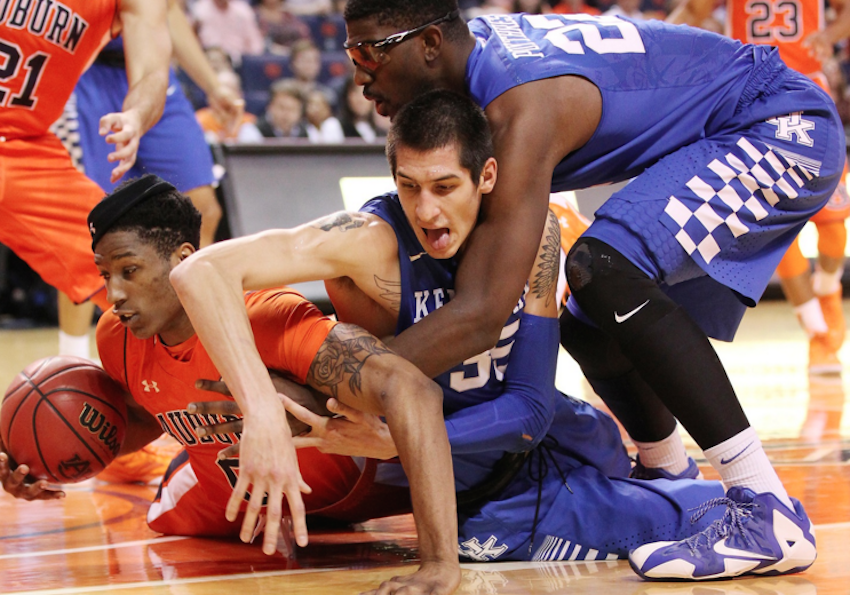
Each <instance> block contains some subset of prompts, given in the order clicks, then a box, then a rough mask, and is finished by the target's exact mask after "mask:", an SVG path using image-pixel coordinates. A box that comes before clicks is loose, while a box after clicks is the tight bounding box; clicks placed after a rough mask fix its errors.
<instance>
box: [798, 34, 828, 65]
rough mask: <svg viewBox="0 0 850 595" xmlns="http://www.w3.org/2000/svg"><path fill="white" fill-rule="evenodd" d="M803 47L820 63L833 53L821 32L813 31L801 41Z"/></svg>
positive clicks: (826, 37) (826, 38)
mask: <svg viewBox="0 0 850 595" xmlns="http://www.w3.org/2000/svg"><path fill="white" fill-rule="evenodd" d="M803 47H804V48H806V49H808V50H809V53H810V54H811V55H812V56H814V57H815V58H817V59H818V60H820V61H821V62H825V61H826V60H828V59H829V58H831V57H832V56H833V54H834V53H835V47H834V46H833V44H832V42H831V41H830V39H829V37H828V36H827V35H826V32H825V31H823V30H821V31H815V32H814V33H812V34H811V35H809V36H808V37H806V39H804V40H803Z"/></svg>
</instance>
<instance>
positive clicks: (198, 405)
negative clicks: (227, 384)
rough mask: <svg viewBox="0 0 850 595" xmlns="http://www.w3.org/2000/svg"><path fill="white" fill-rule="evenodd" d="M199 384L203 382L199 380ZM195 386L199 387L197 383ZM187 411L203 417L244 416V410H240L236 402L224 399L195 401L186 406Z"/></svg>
mask: <svg viewBox="0 0 850 595" xmlns="http://www.w3.org/2000/svg"><path fill="white" fill-rule="evenodd" d="M198 382H201V381H200V380H199V381H198ZM204 382H208V381H204ZM195 385H196V386H197V383H195ZM198 388H200V387H198ZM202 390H205V389H202ZM186 411H188V412H189V413H198V414H201V415H203V414H210V415H213V414H217V415H242V410H241V409H239V405H237V404H236V401H228V400H226V399H222V400H221V401H195V402H194V403H189V405H187V406H186Z"/></svg>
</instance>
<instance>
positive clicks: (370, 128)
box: [339, 76, 386, 143]
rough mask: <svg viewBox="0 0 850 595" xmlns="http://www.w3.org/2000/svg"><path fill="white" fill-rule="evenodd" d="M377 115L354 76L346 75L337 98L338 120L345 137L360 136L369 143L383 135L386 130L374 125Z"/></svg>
mask: <svg viewBox="0 0 850 595" xmlns="http://www.w3.org/2000/svg"><path fill="white" fill-rule="evenodd" d="M377 115H378V114H377V112H375V108H374V107H373V105H372V102H371V101H369V100H368V99H366V98H365V97H364V96H363V90H362V89H361V88H360V87H358V86H357V85H356V84H355V83H354V77H353V76H350V77H348V78H347V79H346V80H345V85H344V86H343V89H342V93H341V94H340V98H339V121H340V123H341V124H342V131H343V133H344V134H345V136H346V138H362V139H363V140H365V141H366V142H370V143H371V142H375V140H376V139H377V138H378V137H379V136H385V135H386V131H385V130H383V131H379V130H378V128H377V127H376V126H375V118H376V117H377Z"/></svg>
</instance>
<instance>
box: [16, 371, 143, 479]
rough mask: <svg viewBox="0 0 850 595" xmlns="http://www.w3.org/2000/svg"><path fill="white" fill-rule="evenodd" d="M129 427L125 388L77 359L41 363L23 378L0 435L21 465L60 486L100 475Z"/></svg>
mask: <svg viewBox="0 0 850 595" xmlns="http://www.w3.org/2000/svg"><path fill="white" fill-rule="evenodd" d="M126 428H127V407H126V405H125V404H124V399H123V390H122V389H121V387H120V386H119V385H118V384H117V383H116V382H115V381H113V380H112V379H111V378H110V377H109V376H108V375H107V374H106V372H104V371H103V370H102V369H101V368H100V367H98V366H97V365H95V364H94V363H92V362H90V361H88V360H85V359H82V358H77V357H68V356H58V357H48V358H45V359H41V360H38V361H37V362H33V363H32V364H30V365H29V366H27V367H26V368H25V369H24V371H23V372H21V373H20V374H18V375H17V377H15V379H14V380H13V381H12V384H11V385H10V386H9V388H8V389H7V390H6V396H5V397H4V398H3V404H2V407H0V437H2V439H3V444H5V445H6V451H7V452H8V453H9V456H10V457H11V458H12V459H13V460H14V462H15V464H17V465H20V464H26V465H28V466H29V467H30V475H31V476H33V477H36V478H38V479H46V480H48V481H50V482H55V483H77V482H80V481H83V480H85V479H88V478H90V477H94V476H95V475H97V474H98V473H100V471H102V470H103V468H104V467H106V466H107V465H108V464H109V463H110V462H111V461H112V460H113V459H114V458H115V457H116V456H117V455H118V451H119V450H120V449H121V444H122V443H123V441H124V433H125V431H126Z"/></svg>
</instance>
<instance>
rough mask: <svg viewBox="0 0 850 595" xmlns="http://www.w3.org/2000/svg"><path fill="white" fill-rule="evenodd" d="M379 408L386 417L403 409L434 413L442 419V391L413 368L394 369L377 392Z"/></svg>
mask: <svg viewBox="0 0 850 595" xmlns="http://www.w3.org/2000/svg"><path fill="white" fill-rule="evenodd" d="M379 398H380V401H381V408H382V409H383V411H384V412H385V413H386V414H387V415H392V413H393V412H395V411H399V410H401V409H404V410H405V411H407V412H410V411H412V410H413V408H414V407H411V405H412V404H415V409H416V410H417V411H419V413H426V412H432V411H436V412H438V413H439V415H440V418H441V419H442V415H443V391H442V390H441V389H440V387H439V386H437V384H436V383H435V382H434V381H433V380H431V379H430V378H428V377H427V376H425V375H424V374H422V373H421V372H420V371H419V370H418V369H416V368H414V367H413V366H404V367H403V368H396V369H394V370H393V371H392V372H391V373H390V374H389V376H388V381H387V382H386V383H385V384H384V387H383V389H382V390H380V391H379Z"/></svg>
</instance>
